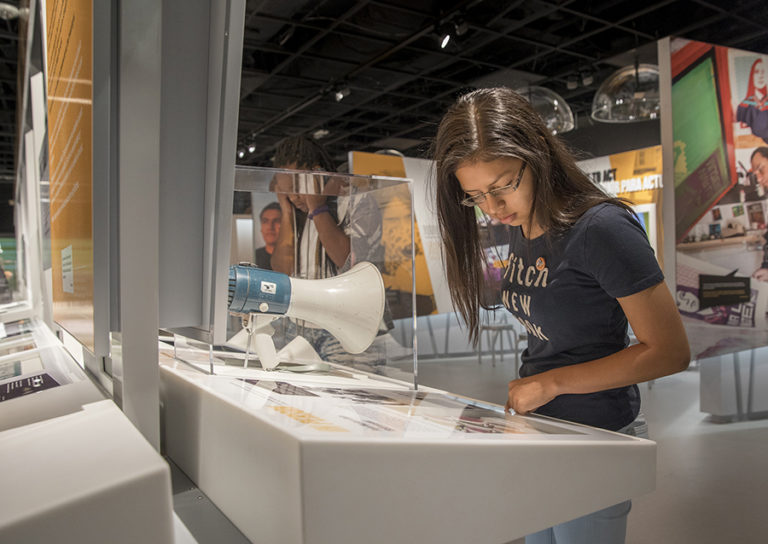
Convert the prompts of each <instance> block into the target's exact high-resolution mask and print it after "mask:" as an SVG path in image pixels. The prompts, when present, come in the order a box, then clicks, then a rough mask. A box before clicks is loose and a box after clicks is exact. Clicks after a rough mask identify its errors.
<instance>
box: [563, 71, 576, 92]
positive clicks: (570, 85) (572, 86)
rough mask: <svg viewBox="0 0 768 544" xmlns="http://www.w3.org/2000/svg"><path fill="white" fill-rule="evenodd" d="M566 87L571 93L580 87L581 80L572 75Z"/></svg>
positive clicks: (567, 80) (566, 82) (566, 81)
mask: <svg viewBox="0 0 768 544" xmlns="http://www.w3.org/2000/svg"><path fill="white" fill-rule="evenodd" d="M565 86H566V88H567V89H568V90H569V91H573V90H574V89H576V88H577V87H578V86H579V78H578V76H576V74H571V75H569V76H568V79H566V80H565Z"/></svg>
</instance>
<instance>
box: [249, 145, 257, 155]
mask: <svg viewBox="0 0 768 544" xmlns="http://www.w3.org/2000/svg"><path fill="white" fill-rule="evenodd" d="M254 151H256V146H255V145H253V144H251V145H249V146H248V153H253V152H254Z"/></svg>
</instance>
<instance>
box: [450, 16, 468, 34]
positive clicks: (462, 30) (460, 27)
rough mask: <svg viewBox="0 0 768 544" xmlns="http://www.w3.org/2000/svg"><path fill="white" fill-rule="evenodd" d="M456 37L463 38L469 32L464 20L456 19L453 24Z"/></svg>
mask: <svg viewBox="0 0 768 544" xmlns="http://www.w3.org/2000/svg"><path fill="white" fill-rule="evenodd" d="M453 28H454V29H455V30H456V35H457V36H463V35H464V34H466V33H467V31H468V30H469V24H468V23H467V22H466V21H465V20H464V19H456V21H454V23H453Z"/></svg>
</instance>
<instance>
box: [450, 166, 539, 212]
mask: <svg viewBox="0 0 768 544" xmlns="http://www.w3.org/2000/svg"><path fill="white" fill-rule="evenodd" d="M523 172H525V163H523V166H521V167H520V171H519V172H518V173H517V177H516V178H515V180H514V181H512V182H510V183H508V184H506V185H504V186H503V187H496V188H495V189H491V190H490V191H488V192H485V193H480V194H479V195H472V196H468V197H467V198H465V199H464V200H462V201H461V202H459V204H461V205H462V206H467V207H469V208H472V207H473V206H479V205H480V204H482V203H483V202H485V201H486V200H487V199H488V197H489V196H494V197H499V196H501V195H506V194H509V193H514V192H515V191H517V188H518V187H520V184H521V183H522V182H523Z"/></svg>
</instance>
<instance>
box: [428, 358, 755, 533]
mask: <svg viewBox="0 0 768 544" xmlns="http://www.w3.org/2000/svg"><path fill="white" fill-rule="evenodd" d="M702 364H706V362H704V363H702ZM512 372H513V360H512V357H505V359H504V361H503V362H502V361H499V360H498V359H497V361H496V367H495V368H494V367H493V366H492V365H491V359H490V356H485V357H484V358H483V363H482V364H481V365H478V363H477V358H475V357H472V358H457V359H445V360H428V361H421V362H420V363H419V376H420V378H419V381H420V383H423V384H425V385H429V386H432V387H438V388H440V389H446V390H449V391H453V392H456V393H461V394H464V395H467V396H471V397H474V398H478V399H481V400H487V401H491V402H496V403H503V402H504V395H505V389H506V383H507V381H508V380H509V377H510V376H511V374H512ZM640 391H641V394H642V397H643V411H644V412H645V414H646V418H647V419H648V423H649V428H650V437H651V439H652V440H655V441H656V442H657V444H658V465H657V480H656V491H655V492H653V493H651V494H649V495H646V496H643V497H638V498H637V499H635V500H634V506H633V510H632V513H631V514H630V518H629V527H628V531H627V544H720V543H725V542H728V543H740V544H753V543H754V544H758V543H762V542H766V541H768V513H767V512H768V511H767V510H766V505H768V420H759V421H749V422H738V423H712V422H710V421H709V420H708V416H707V414H703V413H701V412H699V373H698V371H697V370H696V369H695V368H692V369H690V370H688V371H686V372H682V373H680V374H676V375H673V376H668V377H666V378H662V379H660V380H656V381H655V382H654V384H653V387H651V388H649V387H648V385H647V384H643V385H641V386H640ZM760 393H761V392H759V391H757V392H756V394H758V395H759V394H760ZM762 393H763V394H765V392H762ZM522 542H523V541H522V540H516V541H514V543H513V544H522ZM511 544H512V543H511ZM596 544H598V543H596Z"/></svg>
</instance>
